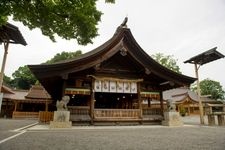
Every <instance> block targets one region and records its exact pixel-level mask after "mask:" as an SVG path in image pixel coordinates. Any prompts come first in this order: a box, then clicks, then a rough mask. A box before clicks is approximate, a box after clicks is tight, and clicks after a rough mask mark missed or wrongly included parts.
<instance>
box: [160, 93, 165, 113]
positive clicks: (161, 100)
mask: <svg viewBox="0 0 225 150" xmlns="http://www.w3.org/2000/svg"><path fill="white" fill-rule="evenodd" d="M163 105H164V104H163V97H162V91H160V108H161V114H162V116H164V106H163Z"/></svg>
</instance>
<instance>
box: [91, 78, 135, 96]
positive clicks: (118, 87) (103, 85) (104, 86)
mask: <svg viewBox="0 0 225 150" xmlns="http://www.w3.org/2000/svg"><path fill="white" fill-rule="evenodd" d="M94 90H95V92H110V93H137V82H129V81H127V80H126V81H115V80H95V85H94Z"/></svg>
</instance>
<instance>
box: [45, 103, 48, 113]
mask: <svg viewBox="0 0 225 150" xmlns="http://www.w3.org/2000/svg"><path fill="white" fill-rule="evenodd" d="M45 111H48V102H47V100H46V102H45Z"/></svg>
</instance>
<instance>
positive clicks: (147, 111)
mask: <svg viewBox="0 0 225 150" xmlns="http://www.w3.org/2000/svg"><path fill="white" fill-rule="evenodd" d="M142 114H143V115H162V112H161V109H160V108H145V109H142Z"/></svg>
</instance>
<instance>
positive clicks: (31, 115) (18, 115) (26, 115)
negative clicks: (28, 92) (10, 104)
mask: <svg viewBox="0 0 225 150" xmlns="http://www.w3.org/2000/svg"><path fill="white" fill-rule="evenodd" d="M38 116H39V112H20V111H14V112H13V115H12V118H13V119H38Z"/></svg>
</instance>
